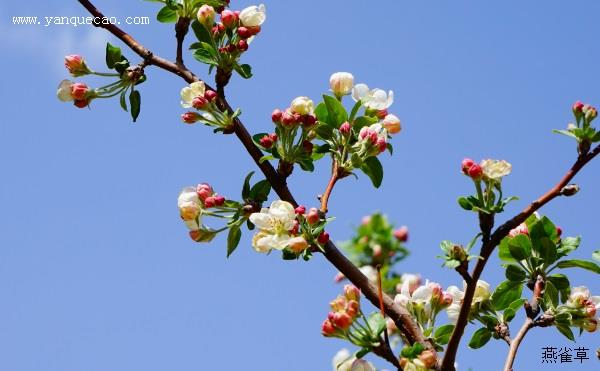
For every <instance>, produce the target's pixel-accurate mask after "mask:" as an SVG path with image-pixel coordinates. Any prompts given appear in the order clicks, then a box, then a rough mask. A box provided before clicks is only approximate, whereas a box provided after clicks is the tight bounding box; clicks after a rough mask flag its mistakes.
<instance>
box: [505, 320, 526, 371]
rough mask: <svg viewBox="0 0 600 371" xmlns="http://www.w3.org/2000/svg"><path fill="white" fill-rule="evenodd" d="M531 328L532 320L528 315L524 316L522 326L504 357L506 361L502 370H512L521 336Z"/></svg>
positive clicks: (521, 339)
mask: <svg viewBox="0 0 600 371" xmlns="http://www.w3.org/2000/svg"><path fill="white" fill-rule="evenodd" d="M531 328H533V320H532V319H531V318H529V317H528V318H525V322H524V323H523V326H521V329H520V330H519V333H517V336H515V338H514V339H513V340H512V342H511V344H510V349H509V351H508V356H507V357H506V363H505V364H504V371H512V366H513V363H514V361H515V357H516V356H517V351H518V350H519V345H521V342H522V341H523V338H524V337H525V335H527V332H529V330H530V329H531Z"/></svg>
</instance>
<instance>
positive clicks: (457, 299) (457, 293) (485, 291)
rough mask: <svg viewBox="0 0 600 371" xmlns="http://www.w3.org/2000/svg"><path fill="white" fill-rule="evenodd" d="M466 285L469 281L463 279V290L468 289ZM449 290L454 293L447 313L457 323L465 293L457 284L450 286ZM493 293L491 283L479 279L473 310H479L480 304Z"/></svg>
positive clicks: (451, 320)
mask: <svg viewBox="0 0 600 371" xmlns="http://www.w3.org/2000/svg"><path fill="white" fill-rule="evenodd" d="M466 287H467V283H466V282H464V281H463V290H466ZM447 292H448V293H449V294H450V295H452V304H450V306H449V307H448V308H447V309H446V313H447V314H448V319H449V320H450V322H452V323H456V321H457V320H458V316H459V313H460V307H461V305H462V300H463V298H464V296H465V293H464V291H461V290H460V289H459V288H458V287H456V286H449V287H448V290H447ZM491 295H492V294H491V292H490V284H489V283H487V282H485V281H483V280H478V281H477V286H476V287H475V293H474V295H473V301H472V304H471V312H473V311H475V310H477V308H478V305H479V304H481V303H483V302H484V301H486V300H489V299H490V297H491Z"/></svg>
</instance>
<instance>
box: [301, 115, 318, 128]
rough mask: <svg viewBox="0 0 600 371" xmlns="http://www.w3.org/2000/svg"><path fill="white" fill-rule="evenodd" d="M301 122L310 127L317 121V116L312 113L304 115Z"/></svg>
mask: <svg viewBox="0 0 600 371" xmlns="http://www.w3.org/2000/svg"><path fill="white" fill-rule="evenodd" d="M302 123H304V126H305V127H307V128H310V127H312V126H313V125H314V124H316V123H317V118H316V117H315V116H313V115H306V116H303V117H302Z"/></svg>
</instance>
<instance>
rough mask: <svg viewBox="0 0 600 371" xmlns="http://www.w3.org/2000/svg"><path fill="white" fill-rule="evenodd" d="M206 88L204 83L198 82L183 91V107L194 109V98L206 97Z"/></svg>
mask: <svg viewBox="0 0 600 371" xmlns="http://www.w3.org/2000/svg"><path fill="white" fill-rule="evenodd" d="M205 92H206V86H205V85H204V82H203V81H196V82H193V83H191V84H190V85H189V86H186V87H185V88H183V89H181V106H182V107H183V108H191V107H193V102H194V98H197V97H204V93H205Z"/></svg>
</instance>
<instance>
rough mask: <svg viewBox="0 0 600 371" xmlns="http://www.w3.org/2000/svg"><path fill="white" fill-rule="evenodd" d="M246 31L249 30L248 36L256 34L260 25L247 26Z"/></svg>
mask: <svg viewBox="0 0 600 371" xmlns="http://www.w3.org/2000/svg"><path fill="white" fill-rule="evenodd" d="M248 32H250V36H254V35H258V33H259V32H260V26H254V27H248Z"/></svg>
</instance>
